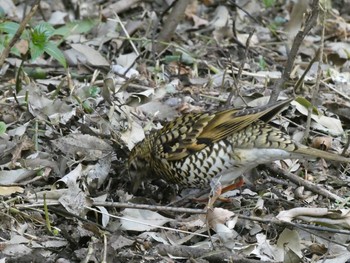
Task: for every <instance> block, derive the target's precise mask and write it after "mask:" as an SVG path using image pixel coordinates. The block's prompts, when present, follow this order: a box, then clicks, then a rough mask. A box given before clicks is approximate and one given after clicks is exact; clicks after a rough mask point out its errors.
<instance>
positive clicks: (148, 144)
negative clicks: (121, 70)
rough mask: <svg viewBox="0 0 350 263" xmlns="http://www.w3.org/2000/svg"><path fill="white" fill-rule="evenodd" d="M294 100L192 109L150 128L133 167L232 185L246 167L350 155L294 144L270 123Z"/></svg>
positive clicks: (169, 177) (193, 182) (195, 182)
mask: <svg viewBox="0 0 350 263" xmlns="http://www.w3.org/2000/svg"><path fill="white" fill-rule="evenodd" d="M290 101H291V100H287V101H282V102H277V103H275V104H273V105H267V106H263V107H259V108H249V109H229V110H223V111H218V112H214V113H190V114H186V115H183V116H181V117H178V118H176V119H175V120H173V121H171V122H169V123H167V124H166V125H165V126H164V127H163V128H162V129H160V130H156V131H153V132H151V133H150V134H149V135H147V136H146V138H145V139H144V140H143V141H142V142H140V143H138V144H137V145H136V146H135V147H134V149H133V150H132V152H131V154H130V157H129V169H130V170H133V171H136V172H140V173H141V174H145V173H148V174H150V175H151V176H153V177H159V178H163V179H165V180H166V181H168V182H170V183H176V184H180V185H183V186H188V187H205V186H208V185H209V183H210V181H211V180H212V179H213V178H214V177H217V176H220V177H221V183H222V184H224V185H225V184H230V183H232V182H233V181H234V180H235V178H237V177H238V176H240V175H242V174H243V173H244V172H245V171H247V170H249V169H251V168H254V167H256V166H257V165H259V164H263V163H269V162H272V161H274V160H281V159H287V158H292V159H293V158H301V157H306V158H309V157H319V158H324V159H328V160H334V161H338V162H350V159H349V158H345V157H343V156H340V155H336V154H332V153H329V152H325V151H321V150H317V149H314V148H310V147H307V146H305V145H302V144H299V143H297V142H294V141H293V140H292V139H291V138H290V136H289V135H288V134H286V133H284V132H282V131H281V130H279V129H277V128H275V127H273V126H271V125H270V124H268V123H267V122H268V121H269V120H270V119H271V118H272V117H273V116H275V115H276V114H277V113H278V112H279V111H281V110H282V109H283V108H284V107H285V106H286V105H288V104H289V103H290Z"/></svg>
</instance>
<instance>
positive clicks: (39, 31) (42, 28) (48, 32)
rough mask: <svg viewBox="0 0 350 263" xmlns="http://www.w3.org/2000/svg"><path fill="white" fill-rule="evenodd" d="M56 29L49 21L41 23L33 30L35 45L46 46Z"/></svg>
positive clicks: (32, 35)
mask: <svg viewBox="0 0 350 263" xmlns="http://www.w3.org/2000/svg"><path fill="white" fill-rule="evenodd" d="M54 32H55V29H54V28H53V27H52V26H51V25H50V24H48V23H40V24H38V25H37V26H35V27H34V29H33V30H32V31H31V40H32V42H33V44H34V45H35V46H39V47H41V48H44V46H45V45H46V43H47V42H48V41H49V39H50V37H51V36H52V35H53V34H54Z"/></svg>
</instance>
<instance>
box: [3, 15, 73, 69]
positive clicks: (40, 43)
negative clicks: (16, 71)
mask: <svg viewBox="0 0 350 263" xmlns="http://www.w3.org/2000/svg"><path fill="white" fill-rule="evenodd" d="M18 28H19V24H18V23H15V22H2V23H0V33H2V34H0V52H2V51H3V50H4V48H5V47H6V46H7V45H8V44H9V42H10V40H11V39H12V38H13V37H14V35H15V33H16V32H17V30H18ZM54 35H56V34H55V29H54V28H53V27H52V26H51V25H50V24H48V23H45V22H43V23H40V24H38V25H36V26H35V27H34V28H28V29H26V30H24V32H23V34H22V35H21V37H20V39H21V40H23V41H26V42H27V43H28V51H29V53H30V57H31V59H32V60H35V59H37V58H38V57H39V56H41V55H42V54H44V53H46V54H48V55H49V56H51V57H53V58H54V59H56V60H57V61H58V62H59V63H60V64H61V65H63V66H64V67H66V66H67V62H66V59H65V58H64V55H63V53H62V51H61V50H59V48H58V47H57V44H56V43H55V42H54V41H52V40H50V39H51V38H52V37H53V36H54ZM11 53H12V54H14V55H16V56H20V55H21V54H23V50H22V51H19V49H18V48H17V47H16V46H15V47H13V48H12V49H11Z"/></svg>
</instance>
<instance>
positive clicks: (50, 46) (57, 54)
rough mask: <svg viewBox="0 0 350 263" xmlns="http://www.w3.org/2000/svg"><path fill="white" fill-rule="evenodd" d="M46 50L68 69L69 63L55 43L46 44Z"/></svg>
mask: <svg viewBox="0 0 350 263" xmlns="http://www.w3.org/2000/svg"><path fill="white" fill-rule="evenodd" d="M44 50H45V52H46V53H47V54H49V55H50V56H51V57H53V58H54V59H56V60H57V61H58V62H59V63H60V64H61V65H62V66H63V67H65V68H66V67H67V62H66V59H65V57H64V55H63V53H62V51H61V50H59V49H58V47H57V46H56V44H55V43H54V42H52V41H49V42H48V43H46V45H45V48H44Z"/></svg>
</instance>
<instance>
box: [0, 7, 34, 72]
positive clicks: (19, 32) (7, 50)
mask: <svg viewBox="0 0 350 263" xmlns="http://www.w3.org/2000/svg"><path fill="white" fill-rule="evenodd" d="M39 3H40V0H36V1H35V3H34V5H33V6H32V9H31V10H30V12H29V13H28V15H27V16H26V17H24V19H23V20H22V22H21V24H20V25H19V28H18V29H17V31H16V33H15V35H14V36H13V38H12V39H11V41H10V43H9V44H8V46H6V47H5V49H4V51H3V52H2V53H1V56H0V67H2V65H3V64H4V62H5V59H6V58H7V57H8V55H9V54H10V51H11V48H12V47H13V46H14V45H15V44H16V42H17V40H18V39H19V38H20V37H21V35H22V32H23V31H24V29H25V27H26V26H27V24H28V22H29V20H30V19H31V18H32V16H33V15H34V14H35V12H36V10H37V9H38V7H39Z"/></svg>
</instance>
